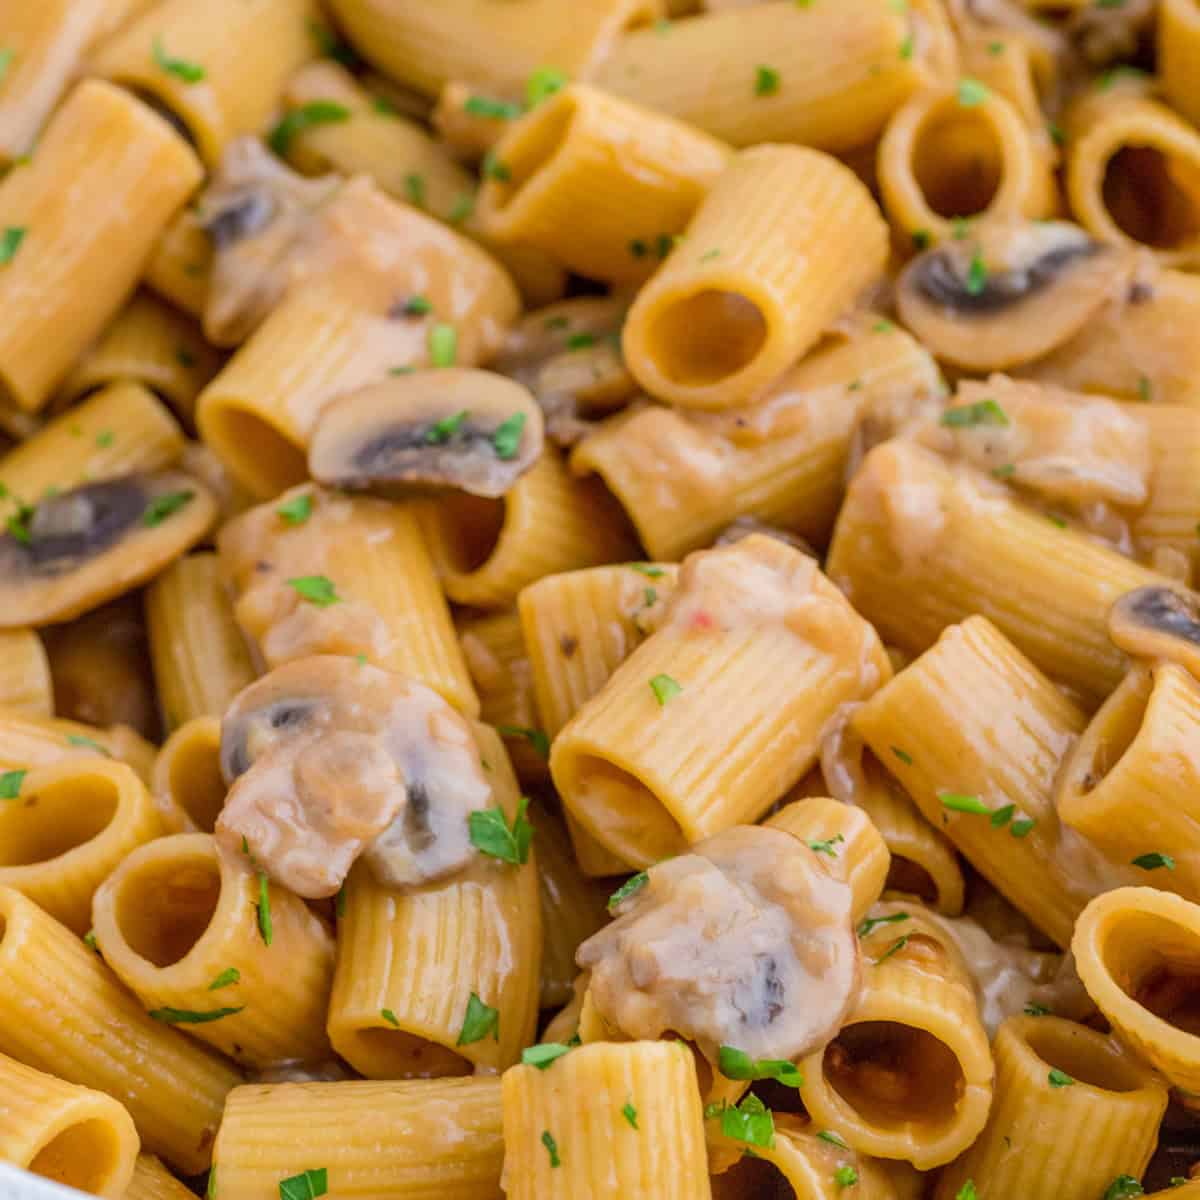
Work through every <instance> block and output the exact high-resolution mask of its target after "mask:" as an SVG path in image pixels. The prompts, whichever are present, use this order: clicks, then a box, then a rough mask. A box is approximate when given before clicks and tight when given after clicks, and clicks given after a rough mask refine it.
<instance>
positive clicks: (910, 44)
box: [900, 33, 915, 61]
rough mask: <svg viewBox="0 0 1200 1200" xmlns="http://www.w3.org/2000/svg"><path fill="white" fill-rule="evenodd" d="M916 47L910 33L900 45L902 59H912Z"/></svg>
mask: <svg viewBox="0 0 1200 1200" xmlns="http://www.w3.org/2000/svg"><path fill="white" fill-rule="evenodd" d="M914 46H915V43H914V41H913V36H912V34H911V33H910V34H909V35H908V37H906V38H905V39H904V41H902V42H901V43H900V57H901V58H902V59H905V60H906V61H907V60H908V59H910V58H912V56H913V49H914Z"/></svg>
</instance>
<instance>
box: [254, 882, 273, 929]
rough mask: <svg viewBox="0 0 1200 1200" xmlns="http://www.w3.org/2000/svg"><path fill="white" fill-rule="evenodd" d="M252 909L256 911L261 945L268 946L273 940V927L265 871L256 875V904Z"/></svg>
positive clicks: (268, 887) (269, 892) (268, 886)
mask: <svg viewBox="0 0 1200 1200" xmlns="http://www.w3.org/2000/svg"><path fill="white" fill-rule="evenodd" d="M254 907H255V908H256V909H257V910H258V932H259V934H260V935H261V937H262V940H263V945H264V946H269V945H270V944H271V942H272V941H273V940H274V938H275V926H274V925H273V924H272V922H271V889H270V885H269V884H268V882H267V873H266V871H259V873H258V903H257V904H256V905H255V906H254Z"/></svg>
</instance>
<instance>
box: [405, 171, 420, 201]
mask: <svg viewBox="0 0 1200 1200" xmlns="http://www.w3.org/2000/svg"><path fill="white" fill-rule="evenodd" d="M404 194H405V195H406V196H407V197H408V202H409V204H411V205H412V206H413V207H414V208H424V207H425V176H424V175H420V174H418V173H417V172H416V171H410V172H409V173H408V174H407V175H405V177H404Z"/></svg>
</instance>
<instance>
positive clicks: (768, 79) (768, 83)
mask: <svg viewBox="0 0 1200 1200" xmlns="http://www.w3.org/2000/svg"><path fill="white" fill-rule="evenodd" d="M777 91H779V72H778V71H777V70H775V68H774V67H757V68H756V69H755V72H754V94H755V95H756V96H773V95H775V93H776V92H777Z"/></svg>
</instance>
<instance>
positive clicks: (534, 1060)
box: [521, 1042, 571, 1071]
mask: <svg viewBox="0 0 1200 1200" xmlns="http://www.w3.org/2000/svg"><path fill="white" fill-rule="evenodd" d="M570 1052H571V1047H570V1046H565V1045H563V1043H562V1042H540V1043H539V1044H538V1045H536V1046H527V1047H526V1048H525V1049H524V1050H522V1051H521V1061H522V1062H523V1063H524V1064H525V1065H526V1066H528V1067H537V1069H538V1070H539V1071H544V1070H546V1068H547V1067H549V1066H550V1065H551V1063H553V1062H555V1061H557V1060H558V1059H560V1058H562V1056H563V1055H564V1054H569V1053H570Z"/></svg>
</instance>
